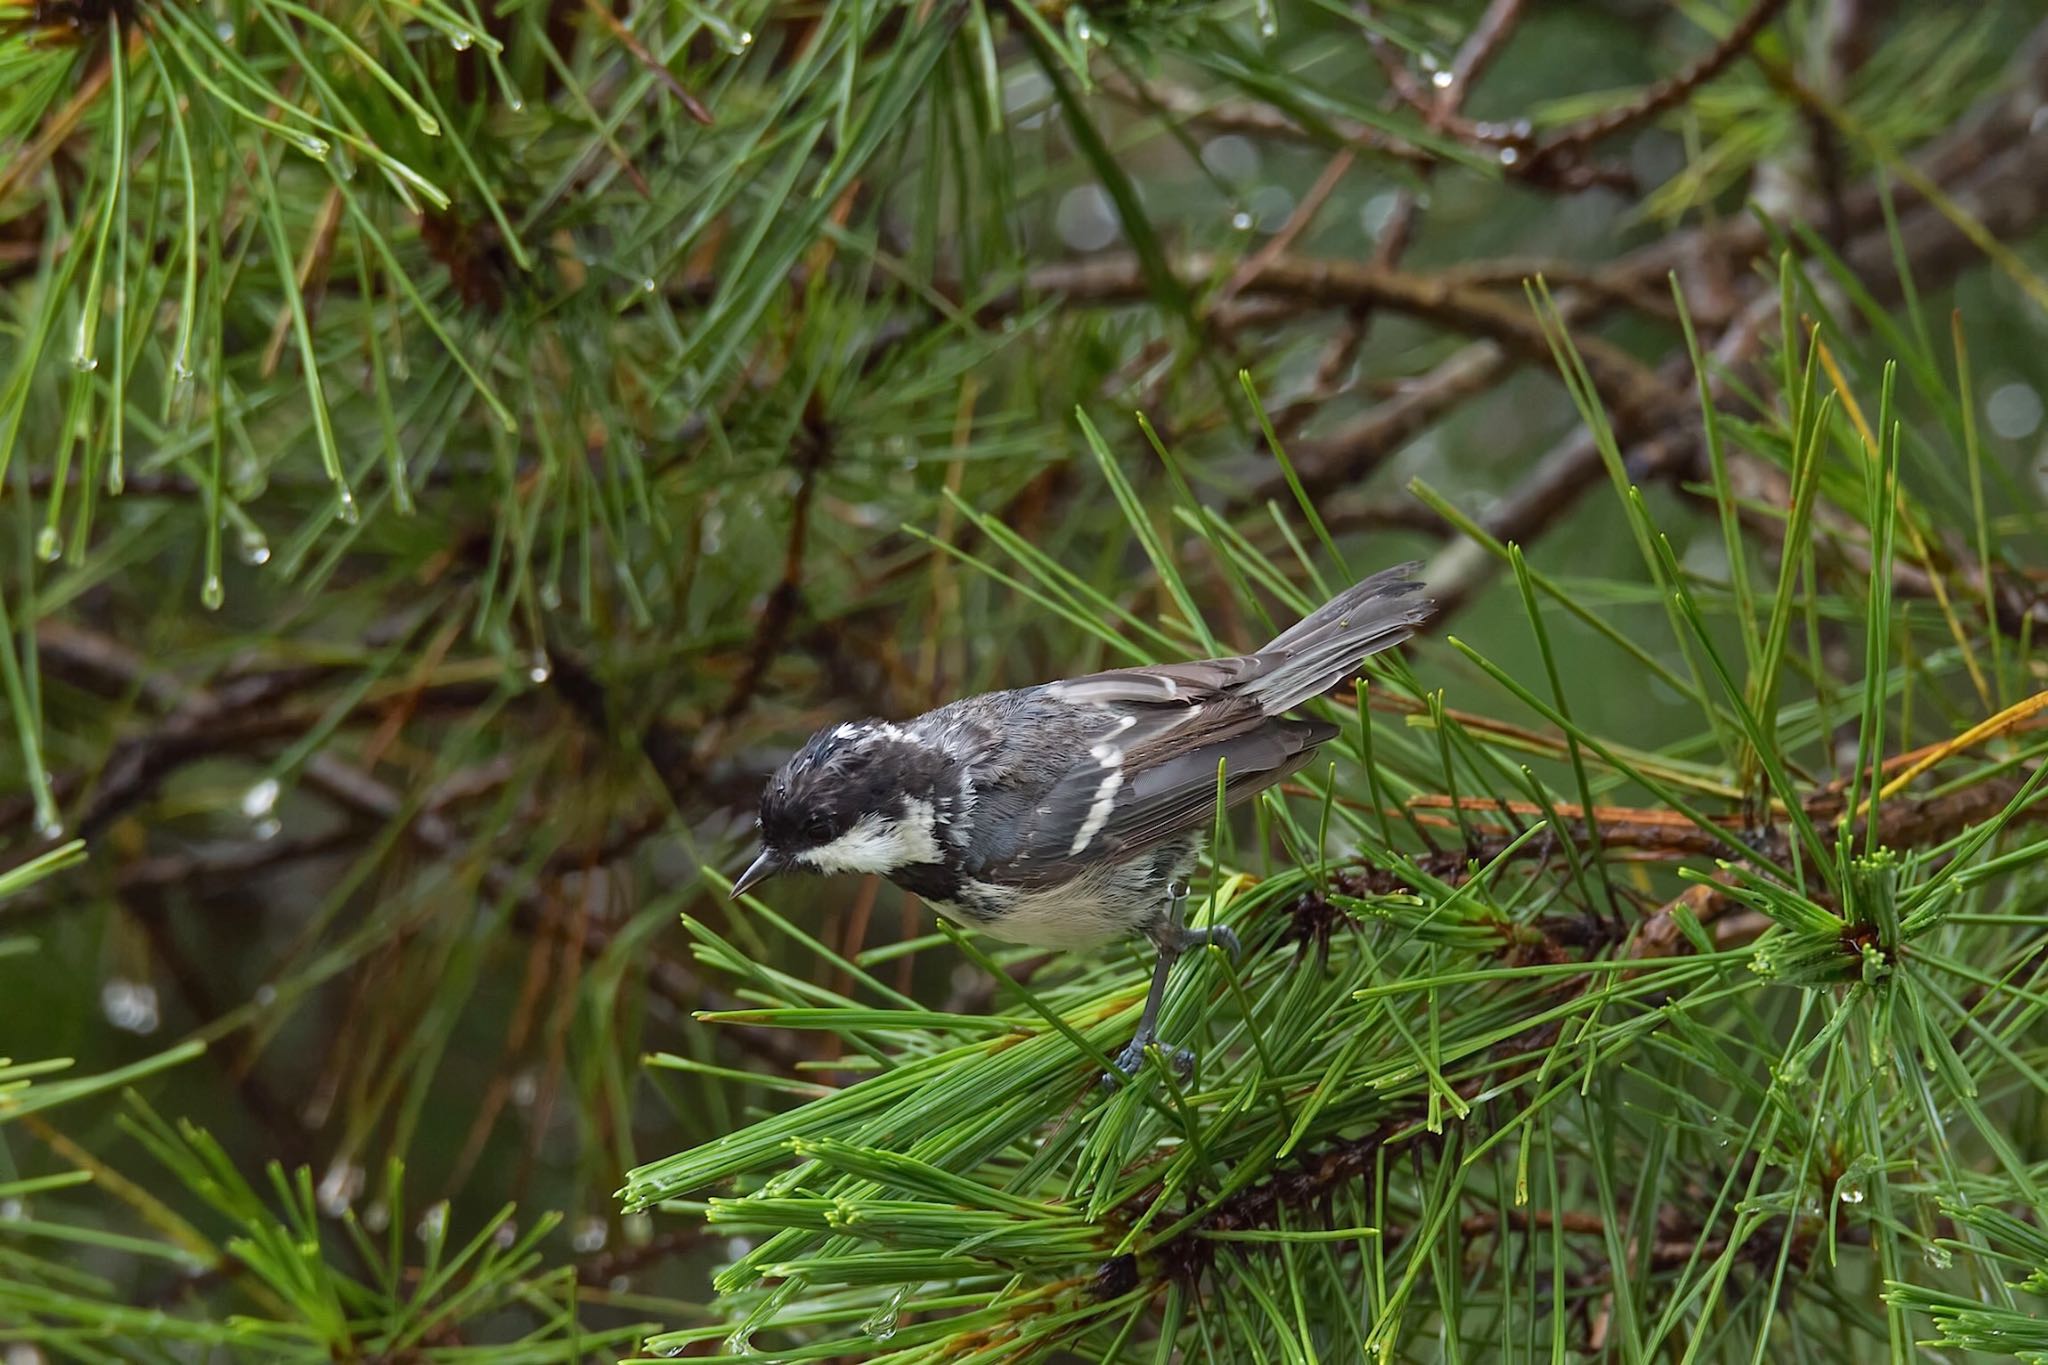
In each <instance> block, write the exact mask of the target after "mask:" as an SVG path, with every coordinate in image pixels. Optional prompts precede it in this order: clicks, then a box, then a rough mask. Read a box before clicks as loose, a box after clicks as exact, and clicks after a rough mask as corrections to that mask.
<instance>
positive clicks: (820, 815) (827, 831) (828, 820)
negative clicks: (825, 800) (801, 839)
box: [804, 811, 832, 840]
mask: <svg viewBox="0 0 2048 1365" xmlns="http://www.w3.org/2000/svg"><path fill="white" fill-rule="evenodd" d="M804 833H805V834H808V835H810V836H811V838H813V839H818V840H824V839H829V838H831V837H832V817H831V816H829V815H827V814H826V813H825V812H824V811H812V812H811V815H810V818H809V819H807V820H805V821H804Z"/></svg>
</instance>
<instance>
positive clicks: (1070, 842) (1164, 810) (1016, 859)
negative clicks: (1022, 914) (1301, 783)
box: [989, 714, 1337, 886]
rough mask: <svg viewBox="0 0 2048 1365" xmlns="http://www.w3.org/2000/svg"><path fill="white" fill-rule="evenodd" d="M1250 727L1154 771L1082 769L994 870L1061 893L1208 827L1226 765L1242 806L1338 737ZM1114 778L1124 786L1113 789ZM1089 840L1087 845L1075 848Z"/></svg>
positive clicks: (1091, 765)
mask: <svg viewBox="0 0 2048 1365" xmlns="http://www.w3.org/2000/svg"><path fill="white" fill-rule="evenodd" d="M1252 719H1253V723H1254V725H1255V727H1256V728H1253V729H1249V730H1242V731H1240V732H1239V733H1237V734H1235V735H1231V736H1228V737H1226V738H1221V739H1218V740H1215V741H1213V742H1210V743H1207V744H1204V745H1202V746H1200V747H1199V748H1195V749H1191V750H1187V751H1184V752H1182V753H1179V754H1176V755H1174V756H1173V757H1170V758H1166V759H1164V760H1163V761H1161V762H1158V763H1155V764H1152V765H1150V766H1145V767H1138V768H1136V769H1134V770H1130V771H1125V770H1123V769H1122V768H1114V769H1112V768H1108V767H1105V766H1104V765H1102V764H1100V763H1097V762H1087V763H1080V764H1076V765H1075V766H1074V767H1072V768H1070V769H1068V770H1067V772H1066V773H1065V774H1063V775H1062V776H1061V778H1060V779H1059V781H1058V782H1057V783H1055V784H1054V785H1053V787H1052V788H1051V789H1050V790H1048V791H1046V792H1044V793H1043V794H1041V795H1040V796H1039V798H1038V801H1037V804H1036V806H1035V807H1034V808H1033V809H1032V811H1031V812H1030V813H1029V814H1028V815H1025V816H1024V817H1023V818H1022V819H1020V820H1018V822H1017V823H1016V825H1015V826H1014V828H1015V830H1016V832H1017V834H1018V836H1019V837H1018V840H1017V842H1016V843H1015V844H1014V845H1012V846H1011V848H1010V849H1009V850H1008V856H1007V857H1005V858H1003V859H1001V861H1000V862H999V863H997V864H996V865H995V866H993V867H991V868H990V869H989V870H990V871H991V872H992V873H994V874H995V875H997V876H998V877H999V878H1000V879H1001V880H1002V881H1003V882H1004V883H1006V884H1008V885H1014V886H1038V885H1056V884H1058V883H1060V882H1063V881H1066V880H1067V879H1068V878H1070V877H1072V876H1074V875H1075V874H1076V873H1077V872H1078V871H1079V870H1080V869H1081V868H1082V867H1084V866H1088V865H1092V864H1095V863H1098V862H1101V861H1103V860H1114V859H1118V858H1124V857H1129V856H1131V855H1133V854H1136V853H1141V852H1143V851H1144V850H1145V849H1147V848H1150V847H1152V846H1153V845H1155V844H1159V843H1162V842H1164V841H1165V840H1168V839H1171V838H1173V837H1174V836H1175V835H1178V834H1184V833H1186V832H1187V831H1188V830H1191V829H1199V828H1201V827H1203V826H1205V825H1206V824H1207V823H1208V819H1209V815H1210V812H1212V811H1213V810H1214V809H1215V804H1216V769H1217V765H1218V764H1219V763H1220V764H1221V765H1222V767H1223V775H1224V776H1223V784H1224V785H1223V799H1224V804H1225V805H1226V806H1228V807H1236V806H1238V805H1241V804H1243V803H1244V802H1245V801H1248V800H1250V799H1251V798H1252V797H1254V796H1256V795H1258V794H1259V793H1260V792H1262V791H1264V790H1265V789H1266V788H1268V787H1270V786H1272V785H1273V784H1274V783H1276V782H1279V781H1281V780H1283V779H1285V778H1286V777H1288V776H1290V775H1291V774H1293V773H1295V772H1297V771H1299V770H1300V769H1301V767H1302V766H1303V765H1304V764H1306V763H1307V762H1308V761H1309V760H1310V759H1311V758H1313V757H1314V756H1315V750H1316V747H1317V746H1318V745H1320V744H1322V743H1323V742H1324V741H1326V740H1328V739H1329V738H1330V737H1331V736H1333V735H1335V734H1336V733H1337V731H1336V727H1334V726H1330V725H1324V724H1322V723H1320V722H1317V721H1300V720H1271V719H1264V718H1260V717H1257V716H1256V714H1254V716H1253V717H1252ZM1112 772H1115V773H1117V774H1118V775H1119V780H1118V781H1117V782H1116V783H1115V784H1114V786H1113V787H1112V788H1110V789H1108V790H1105V783H1106V782H1108V781H1109V779H1110V775H1111V773H1112ZM1105 800H1106V801H1107V802H1108V804H1107V805H1106V806H1104V807H1101V808H1100V809H1099V810H1098V803H1100V802H1103V801H1105ZM1083 831H1086V832H1087V834H1088V837H1087V839H1086V841H1085V842H1083V843H1082V844H1081V846H1080V847H1078V848H1077V847H1076V846H1075V844H1076V840H1077V838H1078V836H1079V835H1080V833H1081V832H1083Z"/></svg>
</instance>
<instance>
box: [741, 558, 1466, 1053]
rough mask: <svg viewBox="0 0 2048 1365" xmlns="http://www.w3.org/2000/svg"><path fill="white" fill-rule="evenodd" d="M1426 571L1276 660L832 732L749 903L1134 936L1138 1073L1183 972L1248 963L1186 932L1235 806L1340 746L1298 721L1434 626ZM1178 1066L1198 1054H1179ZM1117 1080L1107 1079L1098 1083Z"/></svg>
mask: <svg viewBox="0 0 2048 1365" xmlns="http://www.w3.org/2000/svg"><path fill="white" fill-rule="evenodd" d="M1419 568H1420V565H1419V564H1413V563H1410V564H1402V565H1398V566H1396V567H1394V568H1390V569H1386V570H1383V571H1382V572H1379V573H1376V574H1373V575H1372V576H1371V577H1369V578H1366V579H1364V580H1362V581H1361V582H1358V583H1356V584H1354V585H1352V586H1351V587H1349V588H1347V589H1345V590H1344V591H1342V592H1340V593H1338V594H1337V595H1336V596H1335V597H1333V598H1331V599H1330V600H1329V601H1328V602H1326V603H1324V604H1323V605H1322V606H1321V607H1318V608H1317V609H1316V610H1315V611H1313V612H1311V613H1309V614H1308V615H1307V616H1306V617H1304V618H1302V619H1301V620H1300V621H1299V622H1297V623H1296V624H1295V625H1293V626H1290V627H1289V628H1288V629H1286V630H1284V631H1282V632H1281V633H1280V634H1279V635H1277V636H1275V637H1274V638H1273V639H1272V640H1271V641H1270V642H1269V643H1268V644H1266V646H1265V647H1264V648H1262V649H1259V650H1256V651H1254V652H1252V653H1250V654H1240V655H1235V656H1232V657H1228V658H1216V659H1202V660H1197V661H1192V662H1187V663H1169V664H1150V665H1144V666H1140V667H1135V668H1119V669H1113V670H1110V671H1108V672H1102V673H1090V674H1087V675H1085V676H1081V677H1074V678H1066V679H1061V680H1059V681H1056V682H1048V683H1041V684H1039V685H1037V686H1034V687H1024V688H1017V689H1012V690H1007V691H999V692H986V693H981V694H979V695H976V696H971V697H964V698H962V699H960V700H958V701H954V702H949V703H947V704H946V705H943V706H940V707H938V708H936V709H934V710H931V711H927V712H925V713H924V714H923V715H920V716H916V717H914V718H912V719H909V720H897V721H892V720H882V719H875V718H869V719H864V720H854V721H843V722H840V723H838V724H834V725H828V726H826V727H825V728H823V729H821V730H819V731H818V732H817V733H816V734H814V735H812V736H811V738H810V739H809V740H808V741H807V742H806V743H805V744H804V745H803V746H802V747H801V748H799V749H798V750H797V751H796V752H795V753H794V754H792V755H791V756H790V757H789V759H788V760H787V761H786V762H784V763H783V764H782V766H781V767H780V768H779V769H778V770H777V771H776V772H775V774H774V775H773V776H772V777H771V778H769V780H768V783H767V785H766V787H765V788H764V789H763V791H762V793H761V800H760V813H759V819H758V821H757V825H758V828H759V831H760V838H761V846H760V849H759V852H758V854H757V855H756V856H755V858H754V859H753V861H752V862H751V863H749V864H748V865H747V867H746V869H745V870H744V871H743V872H741V873H740V875H739V876H738V878H737V879H735V880H734V882H733V884H732V891H731V895H732V898H733V899H735V900H737V899H738V898H739V897H741V896H744V895H747V894H748V893H750V892H752V891H754V890H755V889H756V888H758V887H759V886H760V885H761V883H762V882H764V881H766V880H767V879H768V878H770V877H773V876H776V875H779V874H782V873H787V872H796V871H804V872H812V873H821V874H826V875H838V874H848V873H872V874H879V875H881V876H883V877H886V878H888V879H889V880H890V881H892V882H894V883H895V884H896V885H897V886H899V887H901V888H903V889H904V890H906V891H909V892H912V893H913V894H915V895H916V896H918V897H919V898H920V899H922V900H923V901H924V903H925V904H926V905H928V906H929V907H931V908H932V909H933V910H934V911H936V912H937V913H938V914H940V915H943V916H944V917H945V918H947V919H949V920H951V921H953V922H954V923H956V924H958V925H961V926H963V927H966V928H970V929H974V930H978V931H980V932H982V933H985V934H987V935H988V936H990V937H991V938H995V939H998V940H1001V941H1003V942H1007V943H1016V944H1026V945H1030V946H1034V947H1038V948H1048V949H1085V948H1090V947H1096V946H1099V945H1101V944H1104V943H1107V942H1111V941H1114V940H1117V939H1120V938H1128V937H1142V938H1144V939H1147V940H1149V941H1150V942H1151V944H1152V946H1153V947H1154V948H1155V949H1156V951H1157V956H1156V957H1155V959H1154V964H1153V974H1152V985H1151V989H1150V991H1149V992H1148V993H1147V994H1146V997H1145V1004H1144V1008H1143V1010H1142V1011H1141V1013H1140V1016H1139V1021H1138V1028H1137V1032H1136V1035H1135V1036H1134V1037H1133V1038H1132V1040H1131V1043H1130V1045H1129V1046H1128V1047H1126V1048H1124V1049H1123V1050H1122V1052H1120V1053H1119V1054H1118V1055H1117V1057H1116V1058H1115V1059H1114V1060H1115V1063H1116V1067H1117V1070H1118V1071H1119V1072H1121V1073H1123V1074H1124V1075H1125V1076H1127V1077H1128V1076H1132V1075H1135V1074H1136V1072H1137V1070H1138V1068H1139V1066H1140V1065H1141V1063H1142V1060H1143V1057H1144V1052H1145V1049H1146V1048H1147V1047H1148V1046H1150V1045H1152V1044H1153V1043H1155V1042H1157V1041H1158V1023H1159V1011H1160V1007H1161V1004H1162V1002H1163V1001H1164V999H1165V995H1166V986H1167V978H1168V976H1169V974H1170V973H1171V971H1172V969H1173V965H1174V963H1175V961H1176V960H1178V959H1179V958H1180V957H1181V955H1182V954H1184V953H1186V952H1188V951H1189V950H1190V949H1193V948H1198V947H1203V946H1206V945H1209V944H1215V945H1217V946H1219V947H1221V948H1224V949H1225V950H1227V951H1228V952H1229V953H1230V955H1231V956H1232V958H1236V957H1238V956H1239V955H1240V953H1241V951H1242V949H1241V946H1240V944H1239V942H1238V939H1237V936H1236V934H1235V933H1233V932H1232V931H1231V930H1230V929H1229V928H1227V927H1224V926H1213V927H1209V928H1192V927H1190V926H1189V925H1188V924H1187V923H1186V921H1185V918H1184V907H1185V903H1186V900H1187V895H1188V887H1189V883H1190V879H1191V877H1192V876H1193V874H1194V871H1195V864H1196V860H1197V858H1198V856H1199V855H1200V852H1201V847H1202V841H1203V837H1204V835H1205V834H1206V832H1207V830H1208V828H1209V826H1210V824H1211V823H1212V822H1213V819H1214V812H1215V803H1216V797H1217V782H1218V777H1217V773H1218V769H1219V767H1220V769H1221V771H1222V786H1223V800H1224V802H1225V804H1226V805H1228V806H1237V805H1240V804H1242V803H1243V802H1245V801H1248V800H1250V799H1251V798H1252V797H1254V796H1256V795H1257V794H1258V793H1260V792H1262V791H1264V790H1266V789H1267V788H1268V787H1271V786H1272V785H1273V784H1275V783H1277V782H1280V781H1282V780H1283V779H1285V778H1286V777H1288V776H1289V775H1290V774H1292V773H1294V772H1296V771H1298V770H1300V769H1301V768H1302V767H1303V766H1305V765H1306V764H1307V763H1308V762H1309V761H1310V760H1311V759H1312V758H1313V757H1314V756H1315V753H1316V750H1317V749H1318V748H1319V747H1320V746H1321V745H1323V744H1324V743H1326V742H1327V741H1329V740H1330V739H1332V738H1334V737H1335V736H1336V735H1337V734H1338V729H1337V727H1336V726H1334V725H1331V724H1329V723H1327V722H1325V721H1321V720H1316V719H1312V718H1308V717H1304V716H1299V715H1294V714H1290V713H1293V712H1296V711H1297V710H1298V709H1299V708H1301V707H1303V706H1305V705H1306V704H1307V703H1309V702H1311V701H1313V700H1315V699H1316V698H1318V697H1321V696H1324V695H1327V694H1328V693H1330V692H1332V691H1334V690H1336V689H1337V688H1339V687H1342V686H1343V685H1344V684H1346V683H1348V682H1352V681H1354V680H1355V679H1356V678H1357V677H1358V675H1359V673H1360V670H1361V667H1362V665H1363V663H1364V660H1365V659H1366V658H1367V657H1368V656H1370V655H1373V654H1377V653H1379V652H1380V651H1382V650H1386V649H1391V648H1393V647H1394V646H1396V645H1399V644H1400V643H1402V642H1403V641H1405V640H1407V639H1408V638H1409V637H1410V636H1411V635H1412V634H1413V633H1414V632H1415V630H1416V629H1417V627H1419V626H1421V625H1422V624H1423V623H1424V622H1425V621H1427V620H1428V619H1429V617H1430V615H1431V614H1432V612H1433V611H1434V604H1433V603H1431V602H1430V600H1429V599H1428V598H1427V597H1426V596H1424V595H1423V591H1424V585H1423V584H1422V583H1421V582H1420V581H1419V580H1418V579H1417V578H1416V576H1415V575H1416V573H1417V571H1418V570H1419ZM1169 1055H1170V1059H1171V1060H1172V1061H1173V1063H1174V1064H1175V1065H1176V1066H1177V1067H1178V1068H1180V1069H1181V1070H1182V1071H1183V1072H1188V1071H1190V1070H1191V1069H1192V1066H1193V1061H1194V1058H1193V1054H1192V1053H1191V1052H1189V1051H1188V1050H1187V1049H1185V1048H1175V1049H1172V1050H1171V1052H1170V1054H1169ZM1110 1080H1113V1078H1111V1077H1108V1076H1107V1075H1105V1081H1110Z"/></svg>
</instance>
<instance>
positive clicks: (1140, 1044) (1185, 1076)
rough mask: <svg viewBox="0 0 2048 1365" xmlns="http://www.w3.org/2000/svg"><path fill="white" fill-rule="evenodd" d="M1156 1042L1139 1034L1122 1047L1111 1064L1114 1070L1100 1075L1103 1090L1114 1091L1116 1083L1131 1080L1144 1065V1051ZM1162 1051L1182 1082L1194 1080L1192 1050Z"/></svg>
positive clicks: (1172, 1049) (1175, 1049)
mask: <svg viewBox="0 0 2048 1365" xmlns="http://www.w3.org/2000/svg"><path fill="white" fill-rule="evenodd" d="M1158 1042H1159V1040H1158V1039H1157V1038H1155V1037H1150V1036H1147V1035H1144V1034H1140V1035H1139V1036H1138V1037H1136V1038H1133V1039H1131V1041H1130V1042H1129V1043H1127V1044H1126V1045H1125V1046H1124V1050H1123V1051H1122V1052H1119V1053H1117V1054H1116V1057H1115V1059H1114V1061H1113V1062H1112V1065H1113V1066H1115V1067H1116V1070H1115V1071H1105V1072H1103V1073H1102V1087H1103V1089H1105V1090H1114V1089H1115V1088H1116V1087H1117V1085H1118V1083H1120V1082H1122V1081H1127V1080H1129V1079H1131V1078H1132V1077H1133V1076H1136V1075H1137V1074H1138V1071H1139V1070H1140V1068H1142V1067H1143V1066H1144V1065H1145V1049H1146V1048H1148V1047H1151V1046H1153V1045H1154V1044H1155V1043H1158ZM1162 1046H1163V1045H1162ZM1163 1050H1164V1051H1165V1053H1166V1060H1167V1061H1169V1062H1171V1063H1172V1064H1173V1069H1174V1071H1175V1073H1176V1074H1178V1075H1179V1076H1180V1078H1181V1080H1182V1081H1183V1082H1186V1081H1189V1080H1192V1079H1193V1078H1194V1075H1195V1054H1194V1051H1193V1050H1192V1049H1190V1048H1184V1047H1173V1048H1163Z"/></svg>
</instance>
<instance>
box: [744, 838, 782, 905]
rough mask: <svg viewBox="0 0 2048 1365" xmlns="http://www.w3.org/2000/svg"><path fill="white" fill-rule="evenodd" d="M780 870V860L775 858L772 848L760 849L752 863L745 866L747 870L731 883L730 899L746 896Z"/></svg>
mask: <svg viewBox="0 0 2048 1365" xmlns="http://www.w3.org/2000/svg"><path fill="white" fill-rule="evenodd" d="M782 870H783V862H782V859H781V858H779V857H777V856H776V853H775V850H774V849H772V848H764V849H762V850H761V852H760V854H759V855H758V856H757V857H756V858H755V859H754V861H752V862H751V863H748V864H747V870H746V871H745V872H742V873H740V875H739V878H738V880H736V881H734V882H733V884H732V899H734V900H738V899H739V898H740V897H741V896H744V895H746V894H747V892H748V891H750V890H752V889H753V888H754V887H756V886H759V885H760V884H761V883H762V882H765V881H767V880H768V879H769V878H770V877H772V876H774V875H775V874H776V873H778V872H780V871H782Z"/></svg>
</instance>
